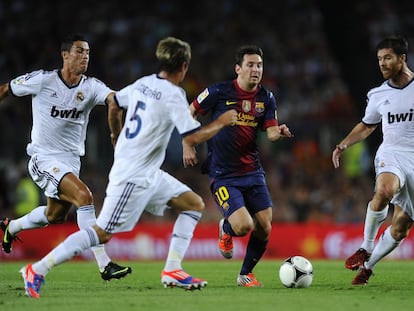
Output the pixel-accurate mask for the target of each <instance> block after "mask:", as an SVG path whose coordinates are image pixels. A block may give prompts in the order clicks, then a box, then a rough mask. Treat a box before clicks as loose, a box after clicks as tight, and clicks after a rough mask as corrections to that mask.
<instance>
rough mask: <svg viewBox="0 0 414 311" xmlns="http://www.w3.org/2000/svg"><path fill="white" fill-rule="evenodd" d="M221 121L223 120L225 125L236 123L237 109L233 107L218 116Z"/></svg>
mask: <svg viewBox="0 0 414 311" xmlns="http://www.w3.org/2000/svg"><path fill="white" fill-rule="evenodd" d="M218 119H219V120H220V122H222V123H223V124H224V125H231V126H233V125H236V122H237V111H236V110H235V109H231V110H229V111H226V112H225V113H223V114H222V115H220V116H219V118H218Z"/></svg>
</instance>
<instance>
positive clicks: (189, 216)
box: [164, 211, 201, 271]
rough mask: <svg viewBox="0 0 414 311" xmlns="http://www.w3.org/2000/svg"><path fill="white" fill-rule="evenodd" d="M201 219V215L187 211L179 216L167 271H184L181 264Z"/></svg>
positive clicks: (172, 238)
mask: <svg viewBox="0 0 414 311" xmlns="http://www.w3.org/2000/svg"><path fill="white" fill-rule="evenodd" d="M200 218H201V213H200V212H195V211H185V212H182V213H180V214H179V215H178V217H177V220H176V221H175V224H174V228H173V233H172V237H171V242H170V248H169V251H168V256H167V260H166V262H165V266H164V270H165V271H172V270H178V269H182V265H181V262H182V260H183V258H184V256H185V253H186V252H187V249H188V247H189V246H190V242H191V239H192V237H193V232H194V229H195V226H196V225H197V223H198V221H199V220H200Z"/></svg>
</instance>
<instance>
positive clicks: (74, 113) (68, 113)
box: [50, 106, 83, 119]
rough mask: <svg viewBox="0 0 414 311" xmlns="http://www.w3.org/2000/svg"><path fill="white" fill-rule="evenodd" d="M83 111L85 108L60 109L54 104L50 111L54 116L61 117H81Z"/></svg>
mask: <svg viewBox="0 0 414 311" xmlns="http://www.w3.org/2000/svg"><path fill="white" fill-rule="evenodd" d="M82 112H83V110H78V109H76V108H72V109H62V110H59V109H57V108H56V106H53V107H52V110H51V111H50V115H51V116H52V117H53V118H56V117H60V118H62V119H69V118H70V119H79V116H80V115H81V113H82Z"/></svg>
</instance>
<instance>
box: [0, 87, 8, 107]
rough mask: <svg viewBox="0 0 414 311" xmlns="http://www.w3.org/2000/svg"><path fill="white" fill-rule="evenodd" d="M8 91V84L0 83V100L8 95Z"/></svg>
mask: <svg viewBox="0 0 414 311" xmlns="http://www.w3.org/2000/svg"><path fill="white" fill-rule="evenodd" d="M9 94H10V91H9V84H8V83H5V84H2V85H0V102H1V101H2V100H3V99H5V98H6V97H7V96H9Z"/></svg>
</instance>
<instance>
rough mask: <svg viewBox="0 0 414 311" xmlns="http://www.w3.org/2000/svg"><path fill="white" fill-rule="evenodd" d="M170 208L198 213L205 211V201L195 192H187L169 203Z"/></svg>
mask: <svg viewBox="0 0 414 311" xmlns="http://www.w3.org/2000/svg"><path fill="white" fill-rule="evenodd" d="M167 204H168V206H170V207H172V208H174V209H175V210H177V211H179V212H182V211H198V212H202V211H203V210H204V201H203V199H202V198H201V197H200V196H199V195H198V194H196V193H195V192H193V191H186V192H183V193H181V194H180V195H179V196H178V197H174V198H172V199H171V200H170V201H168V203H167Z"/></svg>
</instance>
